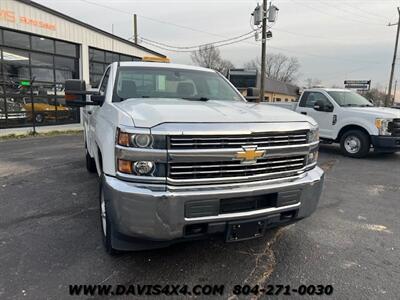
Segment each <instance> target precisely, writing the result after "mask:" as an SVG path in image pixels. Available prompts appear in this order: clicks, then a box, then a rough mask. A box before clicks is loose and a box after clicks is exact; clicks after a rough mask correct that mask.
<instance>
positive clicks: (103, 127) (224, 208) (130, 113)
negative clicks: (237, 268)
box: [65, 62, 324, 253]
mask: <svg viewBox="0 0 400 300" xmlns="http://www.w3.org/2000/svg"><path fill="white" fill-rule="evenodd" d="M65 90H66V99H67V100H68V103H69V105H70V106H83V107H85V108H84V110H83V125H84V141H85V148H86V167H87V169H88V170H89V171H90V172H97V174H98V176H99V178H100V193H99V203H100V205H99V206H100V209H99V215H100V218H101V226H102V230H101V232H102V235H103V241H104V245H105V248H106V250H107V251H108V252H109V253H114V252H115V251H116V250H141V249H150V248H158V247H165V246H167V245H170V244H171V243H175V242H180V241H187V240H191V239H198V238H202V237H206V236H208V235H212V234H223V235H224V236H225V239H226V241H228V242H233V241H241V240H247V239H250V238H256V237H260V236H262V235H263V233H264V232H265V230H266V229H267V228H271V227H273V226H282V225H286V224H289V223H292V222H296V221H299V220H301V219H303V218H305V217H308V216H310V215H311V214H312V213H313V212H314V211H315V209H316V207H317V203H318V201H319V198H320V194H321V189H322V185H323V181H324V173H323V171H322V170H321V169H320V168H319V167H318V166H317V157H318V144H319V141H318V126H317V123H316V122H315V121H314V120H313V119H312V118H310V117H307V116H303V115H300V114H297V113H295V112H291V111H288V110H286V109H282V108H279V107H267V106H263V105H257V104H254V103H247V102H246V100H245V99H244V98H243V96H242V95H241V94H240V93H239V92H238V91H237V90H236V89H235V88H234V86H233V85H232V84H231V83H230V82H229V81H228V80H227V79H225V78H224V77H223V76H222V75H221V74H219V73H217V72H215V71H213V70H210V69H205V68H199V67H194V66H184V65H176V64H164V63H151V62H121V63H113V64H111V65H110V66H109V67H108V68H107V69H106V71H105V75H104V76H103V79H102V81H101V83H100V87H99V89H98V90H95V91H93V90H92V91H86V89H85V82H83V81H79V80H68V81H66V83H65ZM85 93H86V94H89V95H88V96H87V97H88V99H86V98H85V97H84V96H82V95H84V94H85Z"/></svg>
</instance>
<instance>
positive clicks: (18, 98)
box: [0, 30, 80, 128]
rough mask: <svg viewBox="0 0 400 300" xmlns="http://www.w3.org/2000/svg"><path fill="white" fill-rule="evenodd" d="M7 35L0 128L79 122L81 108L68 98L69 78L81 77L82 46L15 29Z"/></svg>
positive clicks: (2, 51) (0, 75)
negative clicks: (71, 104)
mask: <svg viewBox="0 0 400 300" xmlns="http://www.w3.org/2000/svg"><path fill="white" fill-rule="evenodd" d="M0 33H1V30H0ZM4 34H5V39H4V40H3V42H4V43H3V44H2V41H1V40H0V59H1V60H0V108H1V110H0V127H2V128H4V127H19V126H31V125H32V123H33V122H35V123H36V125H49V124H60V123H71V122H73V123H76V122H79V118H80V113H79V112H80V110H79V109H77V108H67V107H66V106H65V99H64V82H65V80H67V79H77V78H79V51H78V49H79V48H78V46H77V45H76V44H73V43H68V42H62V41H56V40H53V39H51V38H44V37H39V36H36V35H29V34H25V33H20V32H14V31H11V30H10V31H9V30H7V33H6V30H4ZM1 44H2V46H1ZM32 99H33V103H32Z"/></svg>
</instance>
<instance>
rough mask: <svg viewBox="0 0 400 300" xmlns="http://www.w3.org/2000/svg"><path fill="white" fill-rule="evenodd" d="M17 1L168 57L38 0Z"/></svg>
mask: <svg viewBox="0 0 400 300" xmlns="http://www.w3.org/2000/svg"><path fill="white" fill-rule="evenodd" d="M17 1H19V2H22V3H24V4H27V5H30V6H32V7H35V8H38V9H40V10H42V11H45V12H48V13H49V14H52V15H55V16H57V17H60V18H62V19H64V20H67V21H69V22H72V23H75V24H78V25H80V26H83V27H86V28H88V29H90V30H93V31H96V32H98V33H101V34H103V35H105V36H108V37H110V38H112V39H115V40H118V41H120V42H123V43H125V44H128V45H130V46H134V47H137V48H139V49H142V50H144V51H147V52H149V53H153V54H155V55H157V56H161V57H166V56H165V55H164V54H161V53H158V52H156V51H154V50H151V49H149V48H146V47H143V46H141V45H138V44H136V43H133V42H131V41H128V40H126V39H124V38H121V37H119V36H116V35H114V34H112V33H109V32H107V31H104V30H102V29H99V28H97V27H95V26H92V25H89V24H87V23H85V22H82V21H79V20H77V19H74V18H72V17H70V16H67V15H65V14H63V13H61V12H59V11H56V10H54V9H51V8H49V7H47V6H44V5H42V4H39V3H37V2H34V1H31V0H17Z"/></svg>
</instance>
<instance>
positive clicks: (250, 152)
mask: <svg viewBox="0 0 400 300" xmlns="http://www.w3.org/2000/svg"><path fill="white" fill-rule="evenodd" d="M264 155H265V150H257V147H252V148H245V147H243V151H239V152H237V153H236V155H235V158H236V159H240V160H241V161H242V163H251V162H255V161H257V159H258V158H261V157H263V156H264Z"/></svg>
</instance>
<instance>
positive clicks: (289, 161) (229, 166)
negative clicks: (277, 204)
mask: <svg viewBox="0 0 400 300" xmlns="http://www.w3.org/2000/svg"><path fill="white" fill-rule="evenodd" d="M305 164H306V157H305V156H293V157H284V158H282V157H279V158H262V159H258V160H257V162H255V163H251V164H243V163H242V162H241V161H240V160H232V161H216V162H191V163H170V164H169V169H168V177H169V178H171V179H175V180H185V179H192V180H193V179H214V178H224V177H242V176H256V175H271V176H272V177H273V178H280V177H286V176H290V175H291V174H296V173H297V172H299V171H301V170H302V169H303V168H304V166H305Z"/></svg>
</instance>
